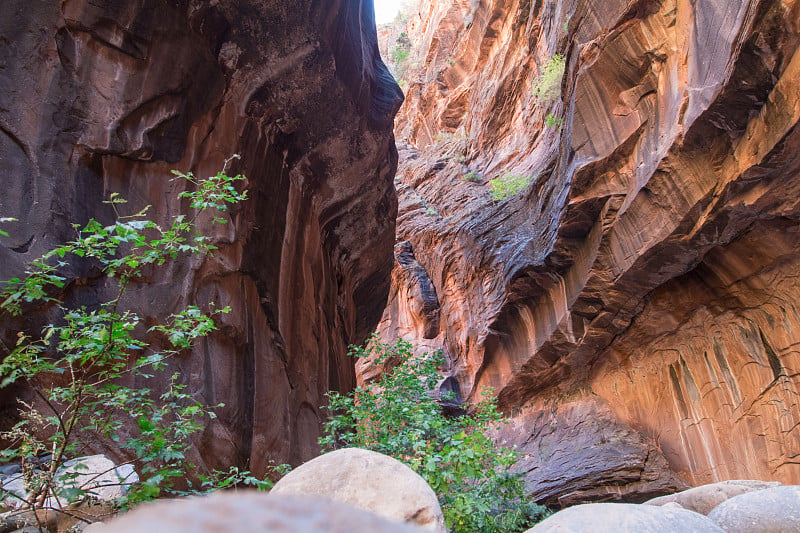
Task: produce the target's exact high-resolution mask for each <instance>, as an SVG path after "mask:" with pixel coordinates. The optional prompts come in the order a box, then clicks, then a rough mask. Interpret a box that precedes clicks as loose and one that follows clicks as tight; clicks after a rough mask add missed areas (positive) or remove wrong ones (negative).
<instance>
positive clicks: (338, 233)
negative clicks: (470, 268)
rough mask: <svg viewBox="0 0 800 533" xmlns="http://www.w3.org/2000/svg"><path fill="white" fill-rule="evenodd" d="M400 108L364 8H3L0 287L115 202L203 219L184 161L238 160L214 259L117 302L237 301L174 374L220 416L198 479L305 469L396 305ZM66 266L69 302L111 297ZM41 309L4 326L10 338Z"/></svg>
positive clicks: (190, 2)
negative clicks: (209, 472) (355, 349)
mask: <svg viewBox="0 0 800 533" xmlns="http://www.w3.org/2000/svg"><path fill="white" fill-rule="evenodd" d="M401 101H402V93H401V92H400V90H399V88H398V87H397V85H396V84H395V83H394V81H393V80H392V78H391V76H390V75H389V74H388V71H387V70H386V68H385V66H384V65H383V63H382V62H381V60H380V57H379V56H378V52H377V42H376V35H375V25H374V21H373V14H372V8H371V5H370V4H369V3H368V2H359V1H356V2H344V1H337V0H333V1H328V2H312V1H304V0H301V1H297V0H292V1H280V0H264V1H245V0H226V1H223V2H217V1H205V0H179V1H172V0H170V1H166V0H134V1H124V2H121V1H110V2H93V1H82V0H64V1H61V2H59V1H56V0H37V1H33V2H32V1H30V0H4V1H3V4H2V17H0V161H2V171H3V177H2V184H3V194H2V195H0V215H2V216H6V217H9V216H10V217H16V218H17V219H19V222H18V223H16V224H14V225H13V226H9V227H6V229H8V230H9V231H10V232H11V233H12V235H11V237H10V238H4V239H0V279H6V278H9V277H11V276H13V275H18V274H20V273H21V271H22V269H23V265H24V263H25V262H27V261H30V260H32V259H34V258H36V257H38V256H39V255H40V254H41V253H43V252H44V251H46V250H48V249H49V248H50V247H52V246H53V245H55V244H56V243H59V242H62V241H63V240H65V239H67V238H69V237H70V236H71V232H72V230H71V225H70V224H71V223H73V222H76V223H84V222H86V221H87V220H88V218H90V217H96V218H99V219H101V220H102V221H108V220H110V216H111V213H110V212H109V209H108V206H106V205H104V204H103V203H102V200H103V199H104V198H105V197H107V195H108V194H110V193H111V192H119V193H121V195H122V196H124V197H126V198H127V199H128V201H129V204H128V205H130V206H131V209H132V210H134V211H138V210H139V209H140V208H141V207H143V206H144V205H147V204H150V205H152V209H151V211H150V213H151V214H152V215H153V216H154V217H155V218H156V219H157V220H160V221H165V220H166V219H167V217H168V216H171V215H175V214H178V213H179V212H181V211H182V210H185V209H186V208H187V207H188V206H187V205H186V202H185V201H184V202H183V204H182V203H181V201H180V200H179V199H178V193H179V192H181V191H182V190H183V189H184V187H185V186H186V184H185V183H181V182H180V181H173V180H172V178H173V176H172V175H171V174H170V169H180V170H184V171H194V172H195V173H196V174H198V175H205V176H207V175H209V174H213V173H215V172H216V171H217V170H219V169H221V168H222V166H223V162H224V160H225V159H226V158H227V157H229V156H231V155H232V154H236V153H238V154H240V155H241V159H240V160H238V161H234V162H233V164H232V166H231V167H230V168H229V172H230V173H237V172H242V173H245V174H246V175H247V182H246V184H245V186H246V187H247V188H248V189H249V195H250V199H249V200H248V201H247V202H246V203H244V204H243V205H242V206H240V207H238V208H237V209H236V210H235V211H234V212H233V214H232V216H231V220H230V222H231V223H229V224H228V225H227V226H225V227H224V228H223V229H221V230H217V232H216V233H215V234H214V238H215V240H216V244H217V245H218V246H219V248H220V250H219V252H218V253H217V254H216V255H215V256H214V257H213V258H207V259H191V260H188V261H180V262H178V263H176V264H174V265H171V266H170V267H169V268H167V269H165V270H163V271H158V272H157V273H155V274H154V277H153V279H152V280H151V282H150V283H147V284H142V285H140V286H139V285H137V286H135V287H133V288H132V289H131V290H130V291H129V292H128V293H127V294H126V297H125V298H126V299H125V302H124V304H125V305H129V306H131V307H132V308H133V309H134V310H136V311H138V312H140V313H141V314H143V315H144V318H145V322H146V323H148V324H152V323H155V322H156V321H160V320H162V319H163V318H164V317H165V316H167V315H168V314H169V313H170V312H174V311H177V310H178V309H181V308H182V307H184V306H185V305H187V304H197V305H200V306H201V307H206V306H207V305H208V304H209V302H212V301H214V302H217V303H218V304H219V305H229V306H231V308H232V312H231V313H230V314H229V315H226V316H224V317H223V318H221V320H220V324H219V325H220V329H219V331H218V332H216V333H215V334H213V335H212V336H211V337H209V338H208V339H206V340H204V341H203V342H201V343H199V344H198V346H197V347H196V348H195V349H194V350H192V351H191V352H190V353H186V354H185V355H184V356H183V357H181V358H180V359H179V360H177V361H174V362H173V363H172V368H171V369H170V370H175V371H179V372H180V373H181V380H182V381H183V382H185V383H186V384H188V386H189V391H190V392H191V393H192V395H193V396H194V397H195V398H197V399H199V400H201V401H204V402H206V403H208V404H209V405H215V404H218V403H224V404H225V406H224V407H222V408H219V409H217V414H218V415H219V418H218V419H217V420H216V421H213V422H211V423H209V425H208V427H207V428H206V429H205V431H204V432H203V433H202V435H201V436H200V437H199V438H198V450H199V451H198V453H196V454H195V455H196V457H194V458H193V459H194V460H195V462H196V463H197V464H198V465H200V466H199V468H201V469H202V468H204V467H205V466H209V467H225V466H227V465H231V464H235V465H240V466H248V467H249V468H251V469H252V470H253V471H255V472H256V473H261V472H263V471H264V469H265V467H266V464H267V461H268V460H270V459H273V460H276V461H278V462H283V461H290V462H294V463H297V462H300V461H301V460H304V459H308V458H310V457H312V456H313V455H315V454H316V453H317V452H318V449H317V445H316V436H317V434H318V432H319V424H320V412H319V406H321V405H322V404H324V403H325V398H324V393H325V392H326V391H328V390H330V389H338V390H346V389H349V388H350V387H352V386H353V385H354V384H355V373H354V370H353V362H352V360H350V359H349V358H348V357H347V356H346V354H345V352H346V346H347V345H348V344H349V343H356V342H361V341H362V340H363V339H364V338H365V337H366V336H367V335H368V333H369V332H370V331H371V330H372V329H373V328H374V326H375V324H376V322H377V320H378V319H379V317H380V313H381V311H382V309H383V307H384V305H385V302H386V295H387V293H388V289H389V274H390V271H391V268H392V246H393V243H394V224H395V223H394V220H395V214H396V197H395V192H394V190H393V187H392V181H391V180H392V177H393V176H394V171H395V167H396V162H397V155H396V149H395V146H394V140H393V135H392V120H393V116H394V114H395V113H396V111H397V109H398V107H399V105H400V103H401ZM68 274H69V275H70V276H71V278H70V279H71V280H73V282H71V283H70V285H69V287H68V289H67V294H66V298H67V299H68V300H69V301H70V302H77V303H85V304H89V305H90V304H92V303H93V302H96V301H99V300H100V299H101V298H105V297H107V296H108V295H109V294H111V289H109V288H108V286H107V285H108V284H107V283H106V282H104V280H102V279H97V278H96V276H94V277H93V274H92V272H91V270H87V269H86V268H84V267H83V266H81V265H74V266H73V267H72V270H71V271H70V272H68ZM41 311H42V313H46V311H47V310H46V309H43V310H41ZM39 317H40V315H33V314H31V315H28V316H27V317H26V321H27V322H26V323H21V324H16V323H11V321H10V320H9V319H8V318H7V317H4V318H3V322H2V327H3V331H4V333H3V335H4V337H5V338H8V337H10V336H11V335H13V332H14V331H15V328H17V327H23V326H25V325H26V324H27V325H29V326H30V327H34V326H35V325H36V324H38V323H40V322H41V320H40V318H39ZM170 373H171V372H167V373H166V377H165V378H159V379H160V384H159V385H158V386H156V387H155V388H156V390H157V389H158V387H159V386H162V387H163V386H165V385H166V381H167V379H168V376H169V375H170ZM14 393H19V394H24V391H15V392H14ZM14 393H12V392H9V391H5V397H4V398H3V402H4V405H6V406H10V404H11V401H12V400H13V398H12V395H13V394H14ZM7 408H9V409H10V407H7ZM4 415H6V416H7V415H8V411H6V412H5V413H4ZM89 444H90V446H91V447H94V448H103V447H104V445H103V443H102V442H90V443H89Z"/></svg>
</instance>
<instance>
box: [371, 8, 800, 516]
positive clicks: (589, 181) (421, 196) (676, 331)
mask: <svg viewBox="0 0 800 533" xmlns="http://www.w3.org/2000/svg"><path fill="white" fill-rule="evenodd" d="M407 31H408V32H409V33H410V35H412V42H414V43H415V46H416V49H415V51H414V52H415V53H416V56H415V58H414V60H415V64H412V67H413V68H410V69H409V74H408V78H407V82H408V90H407V95H406V102H405V104H404V106H403V108H402V109H401V112H400V115H399V117H398V123H397V127H396V135H397V137H398V146H399V147H400V158H401V164H400V171H399V180H398V182H397V189H398V195H399V199H400V208H399V215H398V230H397V231H398V240H399V242H400V243H399V244H398V245H397V246H396V261H395V267H394V273H393V276H392V281H393V284H392V289H391V294H390V302H389V305H388V307H387V308H386V310H385V311H384V317H383V319H382V322H381V325H380V326H379V331H380V332H381V335H382V337H383V339H384V340H386V341H391V340H392V339H395V338H397V337H404V338H406V339H409V340H412V341H414V342H416V343H417V344H419V345H420V348H419V349H436V348H441V349H442V350H443V352H444V354H445V356H446V358H447V365H446V368H445V372H446V374H447V375H449V376H452V377H453V378H454V379H455V380H456V381H457V382H458V384H459V387H460V391H459V392H460V394H461V396H462V397H463V398H465V399H467V400H470V399H475V398H477V397H480V396H481V395H482V394H484V393H485V392H486V390H487V388H488V387H492V388H493V393H494V394H496V396H497V398H498V401H499V404H500V406H501V407H502V408H503V409H504V410H505V411H506V412H507V413H508V415H509V420H510V422H509V424H508V425H507V426H505V427H504V428H501V429H500V436H501V438H503V439H505V440H506V441H507V442H510V443H514V444H516V445H517V446H518V447H519V448H520V449H521V450H522V451H523V452H524V460H523V463H522V466H523V468H525V470H526V472H527V482H528V488H529V489H530V490H531V491H532V492H533V494H534V495H535V496H536V497H537V499H539V500H540V501H544V502H546V503H549V504H551V505H565V504H569V503H576V502H580V501H597V500H606V499H621V500H627V501H640V500H642V499H645V498H647V497H650V496H654V495H657V494H661V493H665V492H670V491H674V490H677V489H679V488H681V487H685V486H686V485H687V484H691V485H696V484H701V483H706V482H711V481H715V480H724V479H733V478H757V479H765V480H778V481H782V482H784V483H800V457H799V456H798V451H800V408H799V407H800V406H798V392H800V388H799V385H800V353H798V345H799V343H800V313H799V312H798V311H799V310H798V300H800V286H799V285H798V283H797V272H798V264H797V263H798V261H800V254H798V252H797V250H798V249H799V248H798V245H800V233H799V231H800V205H799V202H800V178H799V177H798V166H800V159H799V156H798V154H800V134H799V133H798V131H799V130H798V128H797V127H796V126H797V124H798V119H800V96H798V95H800V53H798V43H799V42H800V3H798V2H795V1H792V0H731V1H727V0H726V1H722V0H697V1H691V2H690V1H688V0H638V1H633V0H628V1H625V0H605V1H599V2H598V1H588V0H565V1H559V2H554V1H549V0H544V1H543V0H481V1H477V0H473V1H470V0H455V1H451V0H441V1H433V2H429V3H428V2H423V3H420V4H419V5H418V6H417V7H416V8H415V10H414V12H413V13H412V14H411V18H410V21H409V26H408V29H407ZM559 56H560V57H563V60H564V61H563V63H564V71H563V74H561V72H558V74H559V75H560V78H559V79H558V80H556V83H557V84H558V86H556V87H555V88H554V90H555V93H556V95H555V97H553V98H547V97H546V95H543V94H542V92H541V90H540V91H539V92H538V94H537V90H536V89H537V88H541V86H542V79H543V78H546V77H547V73H548V72H553V71H554V70H556V71H557V70H558V69H557V68H555V67H554V65H555V63H554V61H558V60H559V59H560V57H559ZM501 175H514V176H522V177H524V178H525V179H526V180H529V181H530V183H529V184H528V186H527V187H526V188H525V189H524V190H523V191H522V192H521V193H519V194H517V195H514V196H511V197H510V198H508V199H502V200H497V199H494V198H493V197H492V196H491V194H490V187H489V181H490V180H491V179H493V178H496V177H498V176H501ZM367 377H368V376H367ZM451 381H452V380H451Z"/></svg>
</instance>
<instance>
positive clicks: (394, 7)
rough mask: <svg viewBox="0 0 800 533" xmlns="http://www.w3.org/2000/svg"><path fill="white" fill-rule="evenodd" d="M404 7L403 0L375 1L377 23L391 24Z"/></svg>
mask: <svg viewBox="0 0 800 533" xmlns="http://www.w3.org/2000/svg"><path fill="white" fill-rule="evenodd" d="M402 5H403V2H402V0H375V22H376V23H378V24H386V23H387V22H391V21H392V20H393V19H394V17H395V15H397V12H398V11H400V8H401V7H402Z"/></svg>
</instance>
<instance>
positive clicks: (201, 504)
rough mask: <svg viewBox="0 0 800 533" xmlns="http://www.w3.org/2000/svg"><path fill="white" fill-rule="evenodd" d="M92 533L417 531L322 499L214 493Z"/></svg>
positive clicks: (154, 508)
mask: <svg viewBox="0 0 800 533" xmlns="http://www.w3.org/2000/svg"><path fill="white" fill-rule="evenodd" d="M90 530H91V532H92V533H142V532H143V531H147V532H148V533H229V532H246V531H253V532H255V531H265V532H266V531H269V532H273V533H295V532H299V531H304V532H305V531H307V532H310V533H311V532H315V533H316V532H319V533H352V532H353V531H363V532H364V533H379V532H380V533H383V532H386V533H413V532H415V531H416V532H420V531H423V530H421V529H418V528H415V527H412V526H409V525H406V524H401V523H397V522H392V521H389V520H386V519H385V518H381V517H379V516H376V515H374V514H372V513H368V512H366V511H363V510H361V509H356V508H355V507H351V506H349V505H344V504H342V503H338V502H332V501H328V500H324V499H318V498H310V497H303V496H288V495H269V494H266V493H255V492H239V493H217V494H214V495H212V496H206V497H196V498H189V499H186V500H180V501H178V500H175V501H162V502H157V503H152V504H147V505H142V506H141V507H139V508H137V509H136V510H135V511H131V512H129V513H126V514H124V515H122V516H120V517H118V518H116V519H114V520H111V521H109V522H108V523H106V524H102V525H93V526H91V529H90Z"/></svg>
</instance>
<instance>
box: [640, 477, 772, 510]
mask: <svg viewBox="0 0 800 533" xmlns="http://www.w3.org/2000/svg"><path fill="white" fill-rule="evenodd" d="M779 485H780V483H777V482H774V481H773V482H769V481H756V480H748V479H734V480H730V481H721V482H719V483H711V484H709V485H701V486H699V487H694V488H691V489H689V490H684V491H683V492H678V493H677V494H670V495H668V496H661V497H659V498H653V499H652V500H648V501H646V502H644V503H645V504H646V505H669V504H672V503H677V504H678V505H680V506H681V507H683V508H684V509H689V510H690V511H694V512H696V513H700V514H704V515H707V514H708V513H709V512H711V510H712V509H713V508H714V507H716V506H717V505H719V504H720V503H722V502H724V501H725V500H727V499H729V498H732V497H734V496H738V495H739V494H745V493H747V492H755V491H757V490H764V489H768V488H772V487H777V486H779Z"/></svg>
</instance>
